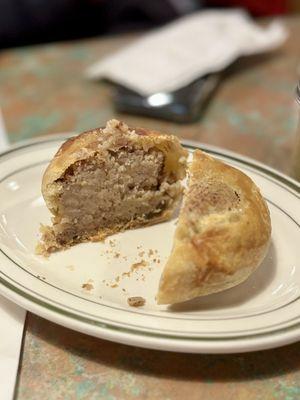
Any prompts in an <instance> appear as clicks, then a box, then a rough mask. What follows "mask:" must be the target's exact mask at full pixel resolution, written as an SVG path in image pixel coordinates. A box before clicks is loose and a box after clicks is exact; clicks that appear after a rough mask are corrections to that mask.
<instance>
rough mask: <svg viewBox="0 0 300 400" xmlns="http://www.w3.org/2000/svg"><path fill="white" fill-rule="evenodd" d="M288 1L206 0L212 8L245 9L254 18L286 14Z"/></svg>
mask: <svg viewBox="0 0 300 400" xmlns="http://www.w3.org/2000/svg"><path fill="white" fill-rule="evenodd" d="M289 3H290V2H289V1H288V0H272V1H270V0H208V1H207V4H208V5H212V6H221V7H225V6H229V7H242V8H246V9H247V10H248V11H249V12H250V13H251V14H252V15H254V16H270V15H279V14H286V13H287V12H288V11H289Z"/></svg>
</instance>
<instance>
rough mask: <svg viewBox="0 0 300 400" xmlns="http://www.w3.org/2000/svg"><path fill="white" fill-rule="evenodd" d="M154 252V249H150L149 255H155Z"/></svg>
mask: <svg viewBox="0 0 300 400" xmlns="http://www.w3.org/2000/svg"><path fill="white" fill-rule="evenodd" d="M153 254H154V251H153V250H152V249H150V250H149V251H148V257H151V256H153Z"/></svg>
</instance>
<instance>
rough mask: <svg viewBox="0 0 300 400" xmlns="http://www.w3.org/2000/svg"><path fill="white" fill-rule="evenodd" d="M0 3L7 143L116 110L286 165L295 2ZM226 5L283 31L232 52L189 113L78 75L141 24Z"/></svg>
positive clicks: (299, 5)
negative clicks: (267, 43)
mask: <svg viewBox="0 0 300 400" xmlns="http://www.w3.org/2000/svg"><path fill="white" fill-rule="evenodd" d="M0 7H1V8H0V10H1V11H0V49H1V51H0V128H1V127H2V131H3V132H4V131H5V132H6V133H7V137H8V141H9V142H10V143H15V142H19V141H21V140H24V139H30V138H34V137H37V136H41V135H48V134H53V133H61V132H81V131H84V130H88V129H92V128H94V127H98V126H103V125H104V124H105V123H106V121H107V120H108V119H110V118H119V119H122V120H124V121H125V122H127V123H128V124H130V125H132V126H144V127H146V128H152V129H153V128H154V129H157V130H161V131H163V132H164V131H165V132H170V133H173V134H175V135H178V136H179V137H181V138H185V139H190V140H196V141H200V142H203V143H208V144H212V145H216V146H219V147H222V148H226V149H230V150H234V151H236V152H239V153H242V154H245V155H248V156H250V157H253V158H256V159H258V160H260V161H263V162H265V163H267V164H269V165H272V166H274V167H276V168H279V169H281V170H283V171H285V172H287V171H289V160H290V156H289V155H290V154H291V150H292V149H293V148H294V147H295V132H296V110H295V104H294V103H295V101H294V98H295V95H294V93H295V87H296V84H297V81H298V79H299V76H300V46H299V37H300V14H299V11H300V1H298V0H206V1H204V0H151V1H149V0H51V1H42V0H0ZM234 8H241V9H244V10H246V11H247V12H248V13H249V14H250V16H251V17H252V18H253V20H254V21H255V23H257V24H258V25H260V26H262V27H264V26H267V25H268V24H270V23H271V22H272V21H273V20H275V19H278V18H279V19H280V20H282V21H283V23H284V25H285V27H286V29H287V31H288V34H289V36H288V39H287V40H286V41H285V43H284V44H283V45H282V46H280V47H279V48H278V49H276V50H275V51H273V52H270V53H266V54H260V55H256V56H250V57H243V58H240V59H238V60H237V61H235V62H234V63H233V64H232V65H231V66H229V67H228V68H226V69H225V70H224V71H222V73H220V74H219V76H218V83H217V85H215V86H213V90H211V96H209V99H208V101H204V102H201V105H200V106H199V108H197V109H196V110H193V118H189V115H188V116H187V117H188V118H186V119H185V120H184V119H183V120H182V121H181V123H179V122H180V121H178V120H176V118H172V116H171V117H170V115H166V114H164V115H159V111H161V110H160V108H159V107H156V109H155V115H149V114H148V115H147V113H144V114H143V112H141V111H140V112H137V111H136V110H133V111H132V110H131V112H130V110H127V112H126V109H124V107H123V108H122V104H121V103H122V101H123V100H124V98H125V100H126V95H128V93H125V94H124V93H122V90H121V89H122V88H119V92H118V96H117V97H116V92H115V90H117V89H118V88H116V85H115V86H112V85H111V84H109V83H108V82H106V81H103V80H95V81H91V80H88V79H87V78H86V76H85V71H86V69H87V68H88V67H90V66H91V65H93V64H94V63H95V62H98V61H99V60H102V59H104V58H105V57H107V56H108V55H110V54H113V53H114V52H116V51H118V50H121V49H126V47H127V46H128V45H130V44H131V43H134V42H135V41H136V40H137V39H139V38H141V37H142V36H143V35H144V34H145V33H147V32H148V31H152V30H155V29H156V28H157V27H160V26H163V25H165V24H167V23H169V22H171V21H173V20H176V19H179V18H180V17H182V16H184V15H187V14H192V13H194V12H196V11H201V10H206V9H216V10H220V9H225V10H231V9H232V10H233V9H234ZM195 57H205V54H199V55H198V54H195ZM184 89H185V90H186V91H185V92H183V93H181V97H180V101H182V102H184V101H185V100H186V99H187V97H188V95H189V96H190V97H193V96H194V92H193V90H194V89H195V96H194V98H195V99H196V100H197V98H198V97H199V96H198V92H199V87H194V88H193V89H192V88H191V87H186V88H184ZM120 90H121V91H120ZM200 90H202V89H201V88H200ZM124 96H125V97H124ZM197 96H198V97H197ZM127 100H128V99H127ZM120 105H121V106H120ZM127 105H128V103H127ZM125 108H126V107H125ZM1 115H2V118H1ZM0 131H1V129H0Z"/></svg>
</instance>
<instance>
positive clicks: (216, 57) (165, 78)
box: [86, 10, 287, 96]
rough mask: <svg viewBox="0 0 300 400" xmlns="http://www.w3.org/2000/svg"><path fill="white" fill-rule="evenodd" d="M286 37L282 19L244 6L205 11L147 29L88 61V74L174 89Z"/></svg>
mask: <svg viewBox="0 0 300 400" xmlns="http://www.w3.org/2000/svg"><path fill="white" fill-rule="evenodd" d="M286 37H287V31H286V29H285V28H284V26H283V25H282V23H281V22H279V21H273V22H272V23H271V24H270V25H269V26H268V27H267V28H262V27H260V26H258V25H257V24H256V23H254V22H253V21H252V20H251V19H250V18H249V16H248V15H247V14H246V13H245V12H243V11H241V10H233V11H225V10H217V11H201V12H197V13H194V14H191V15H189V16H186V17H183V18H181V19H179V20H176V21H175V22H172V23H171V24H169V25H167V26H165V27H163V28H160V29H157V30H155V31H154V32H153V33H150V34H147V35H145V36H144V37H143V38H141V39H139V40H137V41H136V42H134V43H133V44H131V45H129V46H128V47H126V48H124V49H122V50H120V51H118V52H117V53H115V54H112V55H110V56H108V57H106V58H104V59H102V60H100V61H99V62H97V63H95V64H94V65H92V66H91V67H89V68H88V69H87V71H86V75H87V77H89V78H93V79H97V78H108V79H110V80H112V81H114V82H117V83H119V84H122V85H124V86H126V87H127V88H129V89H132V90H134V91H136V92H138V93H140V94H141V95H146V96H149V95H151V94H153V93H158V92H166V91H167V92H169V91H173V90H176V89H179V88H182V87H184V86H186V85H187V84H189V83H191V82H192V81H193V80H195V79H196V78H199V77H201V76H203V75H206V74H207V73H212V72H217V71H220V70H222V69H224V68H225V67H227V66H228V65H229V64H231V63H232V62H233V61H234V60H236V59H237V58H238V57H240V56H242V55H250V54H255V53H260V52H265V51H269V50H272V49H274V48H276V47H278V46H279V45H280V44H282V43H283V42H284V40H285V39H286Z"/></svg>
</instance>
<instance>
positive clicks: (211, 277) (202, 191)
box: [157, 150, 271, 304]
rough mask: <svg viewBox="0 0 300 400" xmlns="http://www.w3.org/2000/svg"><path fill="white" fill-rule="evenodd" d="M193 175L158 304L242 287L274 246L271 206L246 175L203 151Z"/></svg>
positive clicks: (193, 166)
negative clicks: (272, 240) (269, 247)
mask: <svg viewBox="0 0 300 400" xmlns="http://www.w3.org/2000/svg"><path fill="white" fill-rule="evenodd" d="M189 175H190V178H189V184H188V188H187V191H186V194H185V196H184V201H183V207H182V209H181V211H180V215H179V221H178V224H177V228H176V232H175V237H174V242H173V249H172V252H171V255H170V256H169V259H168V261H167V263H166V265H165V267H164V270H163V273H162V277H161V280H160V285H159V291H158V295H157V302H158V304H173V303H178V302H182V301H185V300H189V299H192V298H194V297H197V296H203V295H207V294H209V293H214V292H220V291H222V290H225V289H228V288H230V287H232V286H235V285H237V284H239V283H241V282H242V281H244V280H245V279H247V278H248V277H249V275H250V274H251V273H252V272H253V271H254V270H255V269H256V268H257V267H258V266H259V264H260V263H261V262H262V260H263V258H264V256H265V254H266V252H267V249H268V245H269V241H270V235H271V222H270V215H269V210H268V207H267V205H266V202H265V201H264V199H263V198H262V196H261V194H260V191H259V189H258V188H257V186H256V185H255V184H254V183H253V181H252V180H251V179H250V178H249V177H248V176H246V175H245V174H243V173H242V172H241V171H239V170H237V169H235V168H233V167H230V166H228V165H226V164H224V163H222V162H221V161H218V160H216V159H214V158H212V157H210V156H209V155H207V154H205V153H204V152H202V151H200V150H196V151H195V152H194V156H193V161H192V163H191V165H190V169H189Z"/></svg>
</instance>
